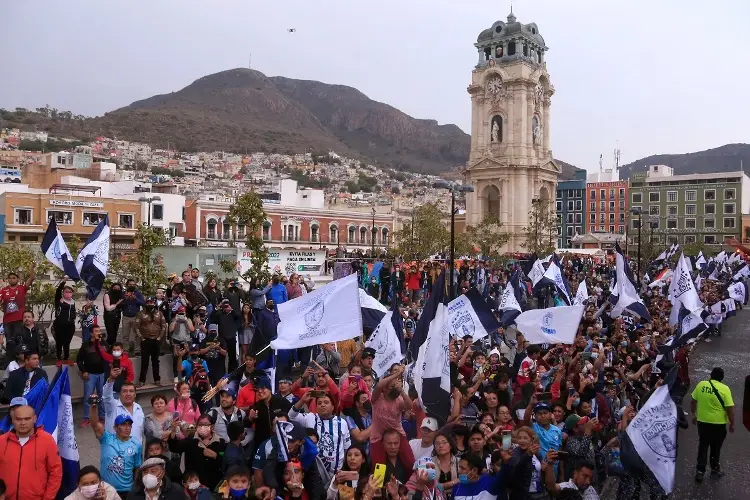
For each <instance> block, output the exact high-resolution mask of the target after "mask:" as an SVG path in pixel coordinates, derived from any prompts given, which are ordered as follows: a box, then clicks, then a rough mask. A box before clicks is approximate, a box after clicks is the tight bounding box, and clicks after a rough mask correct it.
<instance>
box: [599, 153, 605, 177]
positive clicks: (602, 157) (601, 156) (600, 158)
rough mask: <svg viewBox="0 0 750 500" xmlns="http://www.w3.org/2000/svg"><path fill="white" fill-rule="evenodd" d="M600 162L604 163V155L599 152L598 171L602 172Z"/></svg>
mask: <svg viewBox="0 0 750 500" xmlns="http://www.w3.org/2000/svg"><path fill="white" fill-rule="evenodd" d="M602 163H604V155H603V154H600V155H599V172H600V173H601V172H602Z"/></svg>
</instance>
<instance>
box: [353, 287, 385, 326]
mask: <svg viewBox="0 0 750 500" xmlns="http://www.w3.org/2000/svg"><path fill="white" fill-rule="evenodd" d="M359 304H360V309H361V312H362V326H363V327H365V328H368V329H369V330H374V329H375V328H377V327H378V325H379V324H380V322H381V321H383V316H385V313H387V312H388V308H387V307H385V306H384V305H383V304H381V303H380V302H379V301H378V300H377V299H376V298H375V297H373V296H371V295H368V294H367V292H365V291H364V290H362V289H361V288H359Z"/></svg>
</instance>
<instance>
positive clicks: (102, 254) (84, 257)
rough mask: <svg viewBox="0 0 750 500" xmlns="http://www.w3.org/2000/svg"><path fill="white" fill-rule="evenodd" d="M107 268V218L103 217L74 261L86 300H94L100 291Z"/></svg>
mask: <svg viewBox="0 0 750 500" xmlns="http://www.w3.org/2000/svg"><path fill="white" fill-rule="evenodd" d="M108 268H109V217H108V216H106V215H105V216H104V219H102V221H101V222H99V224H98V225H97V226H96V229H94V232H93V233H91V236H89V239H88V240H86V244H85V245H84V246H83V248H82V249H81V253H79V254H78V258H77V259H76V269H77V270H78V275H79V276H80V277H81V280H83V282H84V283H86V298H88V300H95V299H96V298H97V297H98V296H99V294H100V293H101V291H102V287H103V286H104V279H105V278H106V276H107V269H108Z"/></svg>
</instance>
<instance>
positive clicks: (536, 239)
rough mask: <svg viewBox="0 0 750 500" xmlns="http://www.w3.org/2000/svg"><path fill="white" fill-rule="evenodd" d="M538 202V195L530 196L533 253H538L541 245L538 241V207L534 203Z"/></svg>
mask: <svg viewBox="0 0 750 500" xmlns="http://www.w3.org/2000/svg"><path fill="white" fill-rule="evenodd" d="M538 203H539V197H538V196H534V197H533V198H531V205H532V206H533V207H534V210H533V213H534V253H536V254H538V253H539V247H541V246H542V242H541V241H539V222H538V219H539V209H538V208H537V207H536V205H537V204H538Z"/></svg>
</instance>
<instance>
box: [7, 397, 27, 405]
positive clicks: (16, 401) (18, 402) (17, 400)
mask: <svg viewBox="0 0 750 500" xmlns="http://www.w3.org/2000/svg"><path fill="white" fill-rule="evenodd" d="M28 405H29V402H28V401H26V398H22V397H17V398H13V399H11V400H10V405H9V406H10V407H11V408H15V407H16V406H28Z"/></svg>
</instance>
